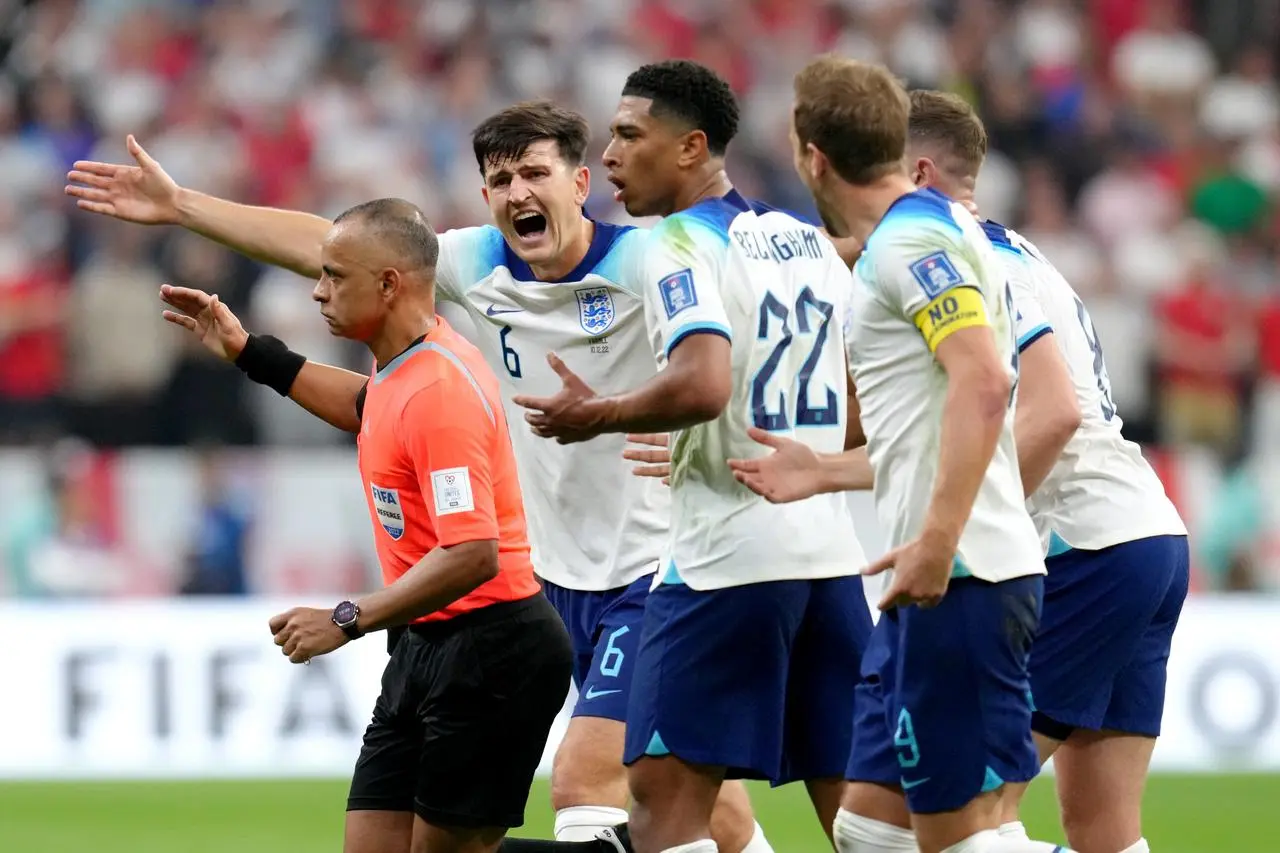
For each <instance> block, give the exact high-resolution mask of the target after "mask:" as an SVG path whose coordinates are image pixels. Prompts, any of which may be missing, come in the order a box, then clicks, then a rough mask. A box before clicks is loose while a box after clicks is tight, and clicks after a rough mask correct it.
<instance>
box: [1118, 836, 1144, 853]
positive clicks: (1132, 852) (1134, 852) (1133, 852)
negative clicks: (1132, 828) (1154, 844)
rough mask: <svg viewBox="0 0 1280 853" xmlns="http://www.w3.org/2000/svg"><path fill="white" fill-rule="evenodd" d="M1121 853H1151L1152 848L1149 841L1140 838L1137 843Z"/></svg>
mask: <svg viewBox="0 0 1280 853" xmlns="http://www.w3.org/2000/svg"><path fill="white" fill-rule="evenodd" d="M1120 853H1151V847H1150V846H1149V845H1148V844H1147V839H1145V838H1139V839H1138V840H1137V841H1135V842H1134V843H1132V844H1130V845H1129V846H1128V847H1126V848H1124V849H1123V850H1121V851H1120Z"/></svg>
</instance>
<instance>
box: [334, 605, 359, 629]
mask: <svg viewBox="0 0 1280 853" xmlns="http://www.w3.org/2000/svg"><path fill="white" fill-rule="evenodd" d="M358 614H359V610H358V609H357V608H356V606H355V604H353V603H352V602H350V601H344V602H342V603H341V604H339V605H338V606H337V607H335V608H333V621H334V622H337V623H338V624H339V625H350V624H351V623H352V622H354V621H356V616H357V615H358Z"/></svg>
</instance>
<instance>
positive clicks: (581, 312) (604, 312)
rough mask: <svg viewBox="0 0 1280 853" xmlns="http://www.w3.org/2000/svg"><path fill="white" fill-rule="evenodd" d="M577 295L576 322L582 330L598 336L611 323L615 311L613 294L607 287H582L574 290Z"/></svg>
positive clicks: (615, 313)
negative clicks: (580, 325)
mask: <svg viewBox="0 0 1280 853" xmlns="http://www.w3.org/2000/svg"><path fill="white" fill-rule="evenodd" d="M574 295H575V296H577V297H578V322H579V323H581V324H582V328H583V331H585V332H586V333H587V334H589V335H592V336H599V335H601V334H603V333H604V331H605V330H606V329H608V328H609V327H610V326H612V325H613V320H614V317H615V316H617V312H616V311H615V310H614V307H613V294H611V293H610V292H609V288H607V287H582V288H579V289H577V290H575V291H574Z"/></svg>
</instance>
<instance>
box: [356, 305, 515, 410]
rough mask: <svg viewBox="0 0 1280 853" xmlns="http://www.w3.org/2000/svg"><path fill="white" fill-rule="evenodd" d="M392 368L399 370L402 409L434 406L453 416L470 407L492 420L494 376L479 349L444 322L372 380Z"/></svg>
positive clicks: (390, 371)
mask: <svg viewBox="0 0 1280 853" xmlns="http://www.w3.org/2000/svg"><path fill="white" fill-rule="evenodd" d="M401 359H403V361H401ZM393 371H396V372H399V373H400V376H399V380H400V381H399V383H398V384H399V385H400V386H401V387H402V388H403V389H404V390H403V399H404V405H403V406H402V409H408V408H409V407H410V405H412V406H413V407H415V408H416V409H420V408H421V407H423V406H427V407H435V408H434V410H435V411H436V412H437V413H439V412H441V411H447V412H449V416H450V417H454V416H459V415H460V413H461V412H462V411H463V410H464V409H469V408H474V409H478V410H483V412H484V413H485V415H486V418H487V419H488V420H489V421H491V422H492V421H494V412H495V410H496V407H495V402H496V401H497V400H498V389H497V379H496V378H495V377H494V376H493V372H492V371H491V370H490V369H489V367H488V365H487V364H486V363H485V360H484V356H483V355H481V354H480V351H479V350H478V349H476V348H475V347H474V346H473V345H472V344H470V343H469V342H468V341H466V340H465V339H464V338H463V337H462V336H461V335H459V334H458V333H457V332H455V331H454V330H453V329H451V328H449V327H448V326H447V325H443V326H441V327H439V328H438V329H437V330H436V331H434V332H433V333H432V334H431V335H429V336H428V337H427V338H426V339H425V340H422V341H420V342H418V343H417V344H415V345H414V346H412V347H410V348H409V349H408V350H406V351H405V353H404V354H403V355H402V356H400V357H399V358H397V359H393V360H392V361H391V362H390V363H389V364H388V365H387V366H386V367H385V368H383V369H382V370H380V371H378V373H377V375H376V376H375V378H374V382H375V383H377V382H380V381H382V380H383V378H384V377H385V376H389V375H390V374H391V373H392V372H393ZM445 398H447V399H448V402H447V403H445ZM470 403H474V404H476V405H475V406H469V405H468V404H470Z"/></svg>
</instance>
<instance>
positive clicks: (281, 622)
mask: <svg viewBox="0 0 1280 853" xmlns="http://www.w3.org/2000/svg"><path fill="white" fill-rule="evenodd" d="M292 615H293V611H292V610H289V611H286V612H284V613H277V614H276V615H275V616H272V617H271V619H270V620H269V621H268V622H267V627H268V628H270V629H271V633H272V634H279V633H280V629H281V628H283V627H284V626H285V625H287V624H288V622H289V617H290V616H292Z"/></svg>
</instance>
